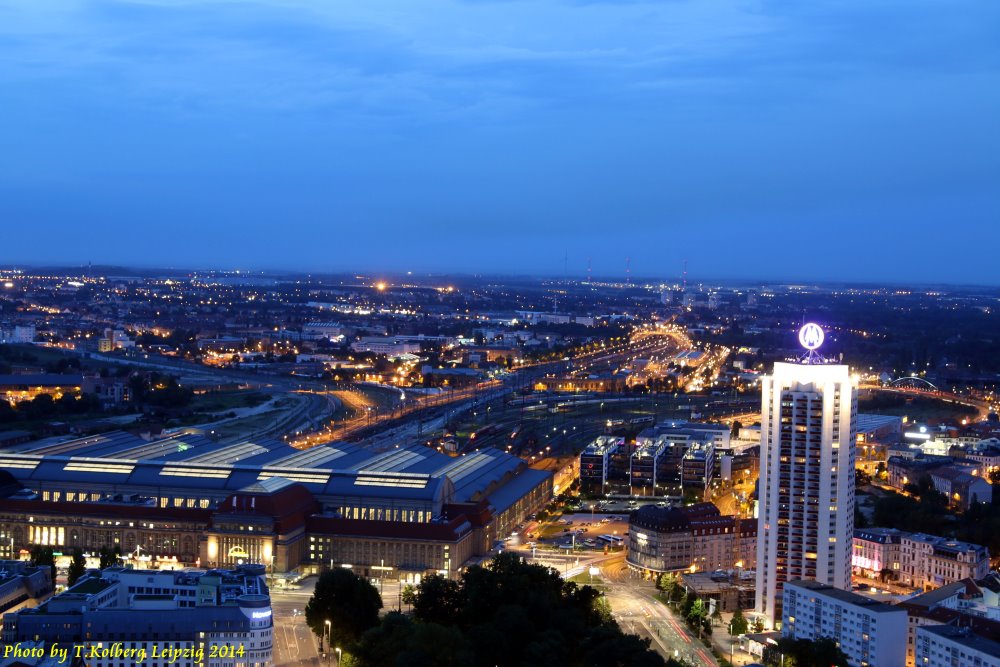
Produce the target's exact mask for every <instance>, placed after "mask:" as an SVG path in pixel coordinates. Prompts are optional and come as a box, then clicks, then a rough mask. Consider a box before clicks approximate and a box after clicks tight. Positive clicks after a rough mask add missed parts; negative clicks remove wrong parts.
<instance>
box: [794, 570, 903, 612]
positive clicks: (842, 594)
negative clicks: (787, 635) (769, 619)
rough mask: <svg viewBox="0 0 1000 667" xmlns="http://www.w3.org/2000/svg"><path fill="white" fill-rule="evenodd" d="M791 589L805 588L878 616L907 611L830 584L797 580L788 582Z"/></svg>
mask: <svg viewBox="0 0 1000 667" xmlns="http://www.w3.org/2000/svg"><path fill="white" fill-rule="evenodd" d="M789 587H795V588H804V589H806V590H809V591H812V592H813V593H819V594H820V595H824V596H826V597H828V598H832V599H834V600H837V601H838V602H843V603H844V604H849V605H852V606H855V607H863V608H864V609H865V610H866V611H871V612H874V613H878V614H885V613H900V614H905V613H906V611H905V610H903V609H901V608H899V607H894V606H892V605H891V604H886V603H884V602H877V601H875V600H872V599H870V598H866V597H865V596H863V595H858V594H857V593H852V592H851V591H843V590H841V589H839V588H834V587H833V586H830V585H829V584H821V583H820V582H818V581H813V580H812V579H797V580H795V581H789V582H786V583H785V590H786V591H787V590H788V589H789Z"/></svg>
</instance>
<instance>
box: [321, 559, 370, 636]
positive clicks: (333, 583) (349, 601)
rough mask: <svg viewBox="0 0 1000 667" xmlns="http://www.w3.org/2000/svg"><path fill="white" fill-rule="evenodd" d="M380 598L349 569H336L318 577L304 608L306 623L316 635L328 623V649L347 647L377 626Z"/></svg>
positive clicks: (365, 581)
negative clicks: (329, 645)
mask: <svg viewBox="0 0 1000 667" xmlns="http://www.w3.org/2000/svg"><path fill="white" fill-rule="evenodd" d="M381 608H382V598H381V597H380V596H379V594H378V590H377V589H376V588H375V587H374V586H372V585H371V583H369V582H368V580H366V579H364V578H362V577H359V576H358V575H356V574H354V573H353V572H351V571H350V570H347V569H344V568H341V567H338V568H335V569H333V570H329V571H327V572H324V573H323V574H321V575H320V577H319V580H318V581H317V582H316V590H315V592H313V596H312V598H310V600H309V603H308V604H307V605H306V610H305V611H306V623H307V624H308V625H309V627H310V628H312V631H313V632H315V633H316V634H317V635H318V636H320V637H322V636H323V635H324V632H325V630H326V622H327V621H330V642H331V644H332V646H340V647H346V646H351V645H353V644H354V643H355V642H357V641H358V639H360V638H361V635H362V634H363V633H364V632H365V631H366V630H368V629H370V628H373V627H375V626H376V625H378V622H379V618H378V612H379V609H381Z"/></svg>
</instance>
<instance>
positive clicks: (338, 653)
mask: <svg viewBox="0 0 1000 667" xmlns="http://www.w3.org/2000/svg"><path fill="white" fill-rule="evenodd" d="M333 650H334V651H336V652H337V667H340V658H341V653H342V651H341V650H340V647H339V646H338V647H337V648H335V649H333Z"/></svg>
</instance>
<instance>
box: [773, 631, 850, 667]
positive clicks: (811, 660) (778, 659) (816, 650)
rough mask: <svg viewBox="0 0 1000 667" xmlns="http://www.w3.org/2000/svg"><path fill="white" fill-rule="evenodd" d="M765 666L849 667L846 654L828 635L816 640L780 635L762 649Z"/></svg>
mask: <svg viewBox="0 0 1000 667" xmlns="http://www.w3.org/2000/svg"><path fill="white" fill-rule="evenodd" d="M763 657H764V664H765V665H767V667H849V663H848V661H847V655H846V654H845V653H844V652H843V651H842V650H840V647H839V646H837V643H836V642H835V641H834V640H832V639H830V638H829V637H821V638H819V639H816V640H808V639H793V638H791V637H782V638H781V639H779V640H778V643H777V644H775V645H769V646H768V647H767V648H765V649H764V656H763Z"/></svg>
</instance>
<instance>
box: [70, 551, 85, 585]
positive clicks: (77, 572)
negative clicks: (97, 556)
mask: <svg viewBox="0 0 1000 667" xmlns="http://www.w3.org/2000/svg"><path fill="white" fill-rule="evenodd" d="M86 572H87V559H86V558H84V557H83V552H81V551H80V550H79V549H76V550H74V551H73V560H72V562H70V564H69V571H68V572H67V575H66V583H67V585H69V586H72V585H73V584H75V583H76V582H77V580H79V579H80V577H82V576H83V575H84V574H85V573H86Z"/></svg>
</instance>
